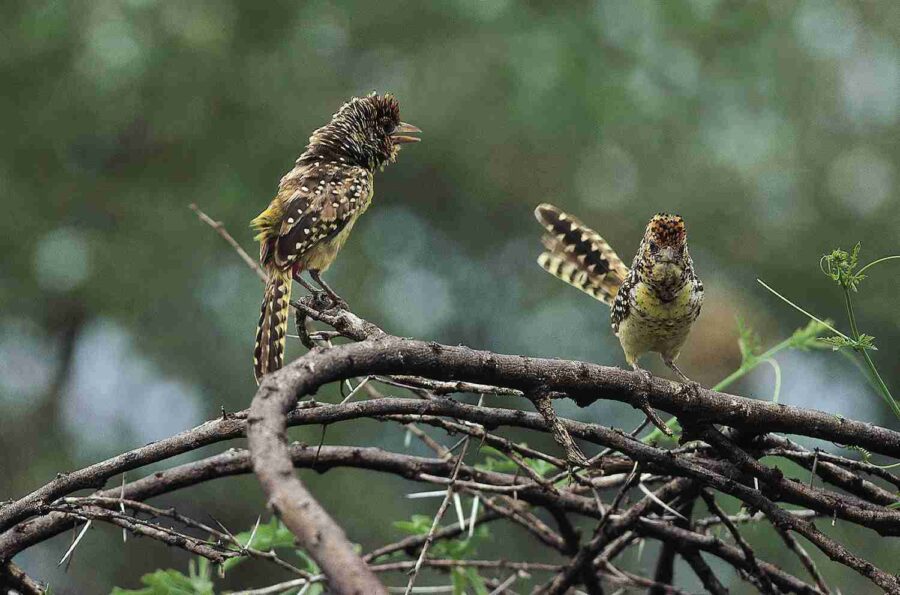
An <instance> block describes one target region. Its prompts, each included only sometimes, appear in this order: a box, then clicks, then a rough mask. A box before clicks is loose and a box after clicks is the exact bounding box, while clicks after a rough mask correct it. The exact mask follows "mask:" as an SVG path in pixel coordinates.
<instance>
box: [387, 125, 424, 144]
mask: <svg viewBox="0 0 900 595" xmlns="http://www.w3.org/2000/svg"><path fill="white" fill-rule="evenodd" d="M418 132H422V131H421V130H419V128H418V127H416V126H413V125H412V124H407V123H406V122H400V125H399V126H397V127H396V128H394V131H393V132H392V133H391V140H392V141H394V142H395V143H417V142H419V141H420V140H422V139H421V138H418V137H415V136H408V135H409V134H416V133H418Z"/></svg>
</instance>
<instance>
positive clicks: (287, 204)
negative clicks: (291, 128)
mask: <svg viewBox="0 0 900 595" xmlns="http://www.w3.org/2000/svg"><path fill="white" fill-rule="evenodd" d="M417 132H421V130H419V129H418V128H416V127H415V126H413V125H411V124H406V123H404V122H401V121H400V105H399V103H398V102H397V100H396V99H395V98H394V97H393V96H392V95H389V94H386V95H376V94H374V93H373V94H372V95H368V96H366V97H356V98H354V99H351V100H350V101H349V102H347V103H345V104H344V105H343V106H342V107H341V109H340V110H338V112H337V113H336V114H334V116H332V118H331V122H329V123H328V124H326V125H325V126H323V127H321V128H319V129H318V130H316V131H315V132H313V134H312V136H311V137H310V139H309V145H307V147H306V151H304V153H303V154H302V155H300V158H299V159H297V162H296V165H295V166H294V168H293V169H292V170H291V171H289V172H288V173H287V174H285V176H284V177H283V178H281V183H280V184H279V185H278V193H277V194H276V195H275V198H274V199H272V202H271V204H270V205H269V208H267V209H266V210H265V211H263V212H262V213H260V214H259V216H258V217H256V218H255V219H254V220H253V221H252V223H251V226H252V227H253V228H254V229H255V230H256V231H257V232H258V234H257V236H256V239H257V240H258V241H259V243H260V249H259V260H260V263H261V264H262V266H263V268H264V270H265V272H266V288H265V294H264V297H263V303H262V308H261V309H260V316H259V325H258V326H257V330H256V346H255V348H254V352H253V372H254V375H255V376H256V380H257V382H259V380H260V379H261V378H262V376H263V375H265V374H268V373H270V372H274V371H275V370H278V369H279V368H281V366H282V365H283V363H284V347H285V335H286V334H287V324H288V307H289V304H290V297H291V280H292V279H293V280H296V281H297V282H298V283H300V284H301V285H303V286H304V287H306V288H307V289H309V290H310V291H315V289H313V288H312V287H311V286H310V285H309V284H308V283H307V282H306V281H304V280H303V278H302V277H301V273H302V272H303V271H308V272H309V274H310V277H312V279H313V280H314V281H315V282H316V283H317V284H318V285H319V286H320V287H321V288H322V289H323V290H324V291H325V293H327V294H328V296H329V297H330V298H331V299H332V300H333V302H334V303H335V304H339V303H342V302H343V300H341V299H340V297H339V296H338V295H337V294H335V292H334V291H333V290H332V289H331V288H330V287H329V286H328V285H327V284H326V283H325V282H324V281H323V280H322V278H321V276H320V275H321V274H322V273H323V272H325V271H326V270H327V269H328V267H329V266H331V263H332V262H333V261H334V259H335V257H336V256H337V254H338V251H340V249H341V247H342V246H343V245H344V242H346V241H347V237H348V236H349V235H350V231H351V230H352V229H353V224H354V223H356V220H357V218H358V217H359V216H360V215H361V214H362V213H363V212H365V210H366V209H367V208H368V207H369V204H370V203H371V201H372V193H373V187H374V186H373V179H374V175H375V171H376V170H378V169H383V168H384V166H385V165H387V164H388V163H390V162H392V161H394V159H396V157H397V153H398V152H399V151H400V145H402V144H404V143H411V142H416V141H418V140H419V139H418V138H417V137H414V136H409V135H410V134H414V133H417Z"/></svg>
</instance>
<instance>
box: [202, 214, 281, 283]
mask: <svg viewBox="0 0 900 595" xmlns="http://www.w3.org/2000/svg"><path fill="white" fill-rule="evenodd" d="M188 206H189V207H190V209H191V210H192V211H194V212H195V213H196V214H197V216H198V217H200V220H201V221H203V222H204V223H206V224H207V225H209V226H210V227H212V228H213V229H214V230H216V233H217V234H219V235H220V236H222V239H223V240H225V241H226V242H228V245H229V246H231V247H232V248H234V251H235V252H237V255H238V256H240V257H241V260H243V261H244V262H245V263H246V264H247V266H248V267H250V268H251V269H253V271H254V272H255V273H256V276H257V277H259V278H260V280H262V282H263V283H265V282H266V273H265V271H263V270H262V268H261V267H260V266H259V264H258V263H257V262H256V261H255V260H254V259H252V258H250V255H249V254H247V252H246V250H244V249H243V248H241V245H240V244H238V243H237V240H235V239H234V238H233V237H231V234H230V233H228V230H227V229H225V226H224V225H222V222H221V221H216V220H214V219H213V218H211V217H210V216H209V215H207V214H206V213H204V212H203V211H201V210H200V207H198V206H197V205H196V204H193V203H191V204H190V205H188Z"/></svg>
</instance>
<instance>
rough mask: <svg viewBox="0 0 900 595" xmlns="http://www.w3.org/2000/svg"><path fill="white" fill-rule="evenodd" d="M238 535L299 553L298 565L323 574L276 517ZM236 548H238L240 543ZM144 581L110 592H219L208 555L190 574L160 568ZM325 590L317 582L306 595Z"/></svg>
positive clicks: (264, 547) (228, 563)
mask: <svg viewBox="0 0 900 595" xmlns="http://www.w3.org/2000/svg"><path fill="white" fill-rule="evenodd" d="M234 537H235V539H237V541H238V542H239V543H240V544H241V545H242V546H244V547H252V548H253V549H255V550H260V551H264V552H268V551H273V550H274V551H276V552H279V553H280V554H283V553H284V552H285V551H286V552H287V553H288V554H291V555H294V556H296V558H297V561H293V560H292V561H291V562H292V563H293V564H294V565H295V566H296V567H298V568H300V569H301V570H305V571H306V572H308V573H309V574H311V575H313V576H315V575H318V574H320V570H319V567H318V566H317V565H316V563H315V562H314V561H313V559H312V558H310V557H309V556H308V555H307V554H306V552H304V551H302V550H299V549H297V548H296V547H295V546H294V539H295V538H294V535H293V533H291V531H290V529H288V528H287V527H285V526H284V524H283V523H282V522H281V521H280V520H278V518H276V517H272V518H271V519H270V520H269V522H268V523H265V524H260V525H258V526H257V527H255V528H253V529H251V530H249V531H243V532H241V533H238V534H237V535H235V536H234ZM234 549H236V550H238V548H237V547H235V548H234ZM238 551H240V550H238ZM248 557H249V556H239V557H234V558H229V559H228V560H225V562H223V563H222V565H221V567H220V573H221V575H222V576H224V574H225V572H226V571H228V570H230V569H232V568H234V567H235V566H237V565H238V564H240V563H242V562H243V561H245V560H247V559H248ZM141 582H142V583H143V584H145V585H147V588H145V589H137V590H129V589H122V588H119V587H116V588H115V589H113V591H112V592H111V594H110V595H214V593H215V592H214V590H213V587H214V584H213V580H212V569H211V566H210V563H209V561H208V560H206V559H205V558H197V559H196V561H195V560H191V561H190V562H189V565H188V574H187V575H185V574H183V573H181V572H179V571H177V570H171V569H168V570H157V571H156V572H152V573H150V574H145V575H144V576H142V577H141ZM293 592H296V590H290V591H285V593H293ZM322 592H323V588H322V585H321V584H319V583H313V584H311V585H309V587H308V588H307V589H306V591H305V592H304V595H321V594H322Z"/></svg>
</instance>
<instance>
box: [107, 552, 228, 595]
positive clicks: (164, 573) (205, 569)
mask: <svg viewBox="0 0 900 595" xmlns="http://www.w3.org/2000/svg"><path fill="white" fill-rule="evenodd" d="M211 577H212V572H211V569H210V564H209V561H208V560H206V559H205V558H197V560H196V561H194V560H191V561H190V562H189V563H188V573H187V575H185V574H183V573H181V572H179V571H177V570H171V569H169V570H157V571H156V572H151V573H150V574H145V575H144V576H142V577H141V583H143V584H144V585H146V586H147V587H146V588H144V589H134V590H132V589H122V588H119V587H115V588H114V589H113V590H112V592H111V593H110V595H213V593H214V591H213V582H212V578H211Z"/></svg>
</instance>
